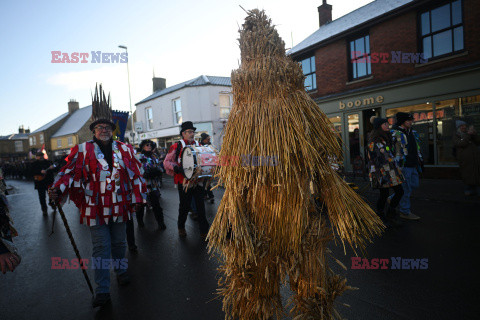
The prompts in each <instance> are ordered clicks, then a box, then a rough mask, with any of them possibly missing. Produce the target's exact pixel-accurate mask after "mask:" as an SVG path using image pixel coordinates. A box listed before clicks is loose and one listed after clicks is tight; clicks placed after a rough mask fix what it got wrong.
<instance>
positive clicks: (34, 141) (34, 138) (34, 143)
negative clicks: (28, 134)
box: [32, 136, 37, 145]
mask: <svg viewBox="0 0 480 320" xmlns="http://www.w3.org/2000/svg"><path fill="white" fill-rule="evenodd" d="M32 141H33V144H32V145H36V144H37V137H35V136H33V137H32Z"/></svg>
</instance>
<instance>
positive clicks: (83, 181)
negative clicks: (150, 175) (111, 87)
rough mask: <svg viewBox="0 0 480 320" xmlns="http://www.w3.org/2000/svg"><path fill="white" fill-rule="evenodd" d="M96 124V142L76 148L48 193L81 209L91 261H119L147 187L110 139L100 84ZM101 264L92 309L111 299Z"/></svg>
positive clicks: (123, 275) (126, 149)
mask: <svg viewBox="0 0 480 320" xmlns="http://www.w3.org/2000/svg"><path fill="white" fill-rule="evenodd" d="M92 121H93V122H92V124H91V125H90V130H92V132H93V134H94V137H93V140H91V141H88V142H84V143H82V144H79V145H76V146H75V147H73V148H72V150H71V152H70V154H69V155H68V157H67V164H66V165H65V166H64V167H63V168H62V169H61V170H60V172H59V173H58V175H57V177H56V179H55V183H54V186H53V187H52V189H51V190H50V191H49V194H50V197H51V198H53V199H54V200H56V199H58V198H60V199H61V200H62V201H63V202H64V201H65V200H66V198H67V197H70V200H72V201H73V202H74V203H75V205H76V206H77V207H78V208H79V210H80V222H81V223H85V224H87V225H88V226H89V227H90V231H91V236H92V243H93V254H92V257H93V260H97V261H98V260H100V261H105V259H110V258H112V259H114V261H119V260H121V259H123V258H124V257H125V250H126V226H125V223H126V221H127V220H129V219H132V213H133V212H134V209H135V208H134V207H135V206H136V205H135V204H143V203H144V202H145V200H144V198H145V192H146V186H145V183H144V180H143V178H142V173H141V164H140V163H139V162H138V160H137V159H136V158H135V155H134V151H133V148H132V146H130V145H126V144H124V143H122V142H120V141H114V140H112V131H113V129H114V128H115V124H114V123H113V122H112V111H111V107H110V96H109V97H108V100H107V99H106V98H105V94H104V92H103V91H102V86H101V85H100V89H99V90H97V87H96V88H95V96H94V97H93V99H92ZM100 265H101V267H102V268H95V282H96V284H97V288H96V290H95V297H94V298H93V301H92V305H93V307H97V306H103V305H105V304H106V303H108V302H109V301H110V270H109V268H103V264H100ZM116 266H118V264H117V265H116ZM121 266H123V268H115V272H116V274H117V279H118V281H119V283H120V284H121V285H125V284H127V283H128V282H129V276H128V274H127V270H126V268H125V267H124V264H123V265H121Z"/></svg>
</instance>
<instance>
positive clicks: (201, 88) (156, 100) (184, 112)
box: [135, 75, 233, 148]
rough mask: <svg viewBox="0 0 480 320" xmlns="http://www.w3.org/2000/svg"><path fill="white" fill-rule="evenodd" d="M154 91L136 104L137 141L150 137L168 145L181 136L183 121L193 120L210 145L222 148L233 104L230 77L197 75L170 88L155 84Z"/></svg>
mask: <svg viewBox="0 0 480 320" xmlns="http://www.w3.org/2000/svg"><path fill="white" fill-rule="evenodd" d="M156 79H157V80H158V79H161V78H154V79H153V80H154V81H153V82H154V91H155V92H154V93H153V94H152V95H150V96H149V97H147V98H145V99H143V100H142V101H140V102H138V103H137V104H136V118H137V121H136V123H135V130H136V131H138V133H139V137H140V140H144V139H151V140H153V141H155V142H157V145H158V146H159V147H165V148H168V147H170V146H171V145H172V144H173V143H175V142H176V141H178V140H179V138H180V135H179V133H180V126H181V124H182V122H185V121H192V122H193V124H194V126H195V127H196V128H197V134H196V138H199V137H200V135H201V134H202V133H207V134H209V135H210V136H211V140H212V144H214V145H215V146H216V147H217V148H220V147H221V144H222V140H223V129H224V128H225V125H226V122H227V119H228V115H229V113H230V109H231V106H232V103H233V97H232V92H231V82H230V78H229V77H213V76H204V75H202V76H199V77H197V78H195V79H192V80H189V81H185V82H182V83H180V84H177V85H174V86H172V87H168V88H165V85H164V84H165V80H164V79H162V80H163V87H162V86H160V87H158V86H157V87H155V83H156V82H155V80H156Z"/></svg>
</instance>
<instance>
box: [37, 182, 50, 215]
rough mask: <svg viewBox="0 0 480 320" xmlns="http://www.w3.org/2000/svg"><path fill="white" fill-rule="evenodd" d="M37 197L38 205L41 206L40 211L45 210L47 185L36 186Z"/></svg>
mask: <svg viewBox="0 0 480 320" xmlns="http://www.w3.org/2000/svg"><path fill="white" fill-rule="evenodd" d="M37 191H38V199H39V200H40V205H41V206H42V211H46V210H47V208H48V207H47V187H45V186H38V187H37Z"/></svg>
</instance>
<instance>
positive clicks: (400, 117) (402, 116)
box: [395, 112, 413, 126]
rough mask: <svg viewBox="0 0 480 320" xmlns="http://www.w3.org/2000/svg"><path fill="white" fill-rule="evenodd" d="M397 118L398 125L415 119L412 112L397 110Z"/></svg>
mask: <svg viewBox="0 0 480 320" xmlns="http://www.w3.org/2000/svg"><path fill="white" fill-rule="evenodd" d="M395 118H396V119H397V122H396V125H397V126H401V125H402V124H403V123H404V122H405V121H407V120H413V116H412V115H411V114H410V113H406V112H397V114H396V115H395Z"/></svg>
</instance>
